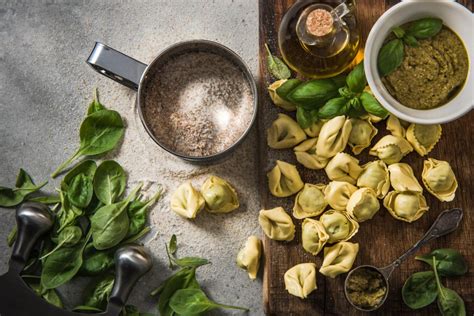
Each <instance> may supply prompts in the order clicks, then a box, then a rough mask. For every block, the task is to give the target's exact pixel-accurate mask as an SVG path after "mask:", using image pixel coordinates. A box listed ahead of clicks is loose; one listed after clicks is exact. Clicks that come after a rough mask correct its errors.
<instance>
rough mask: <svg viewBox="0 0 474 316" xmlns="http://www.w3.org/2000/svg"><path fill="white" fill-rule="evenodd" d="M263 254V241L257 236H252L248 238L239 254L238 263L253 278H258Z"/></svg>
mask: <svg viewBox="0 0 474 316" xmlns="http://www.w3.org/2000/svg"><path fill="white" fill-rule="evenodd" d="M261 255H262V241H261V240H260V239H258V238H257V237H255V236H250V237H249V238H248V239H247V241H246V242H245V245H244V247H243V248H242V249H241V250H240V251H239V253H238V255H237V265H238V266H239V267H241V268H242V269H244V270H246V271H247V273H248V274H249V278H250V279H252V280H255V279H256V278H257V273H258V268H259V267H260V257H261Z"/></svg>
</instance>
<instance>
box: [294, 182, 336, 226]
mask: <svg viewBox="0 0 474 316" xmlns="http://www.w3.org/2000/svg"><path fill="white" fill-rule="evenodd" d="M325 188H326V186H325V185H324V184H310V183H306V184H305V185H304V187H303V190H301V191H300V192H298V194H297V195H296V198H295V206H294V207H293V216H294V217H295V218H298V219H302V218H306V217H314V216H318V215H319V214H321V213H322V212H323V211H324V209H325V208H326V206H327V205H328V203H327V202H326V199H325V198H324V189H325Z"/></svg>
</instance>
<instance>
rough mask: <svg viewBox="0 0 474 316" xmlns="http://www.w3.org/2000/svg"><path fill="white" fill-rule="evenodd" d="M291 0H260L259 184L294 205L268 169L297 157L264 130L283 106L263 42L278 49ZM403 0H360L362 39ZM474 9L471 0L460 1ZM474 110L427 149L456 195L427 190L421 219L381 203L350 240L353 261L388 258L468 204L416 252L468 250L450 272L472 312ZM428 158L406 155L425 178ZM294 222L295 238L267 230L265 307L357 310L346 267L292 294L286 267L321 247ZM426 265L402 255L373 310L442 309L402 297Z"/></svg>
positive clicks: (308, 174) (316, 174)
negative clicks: (466, 268)
mask: <svg viewBox="0 0 474 316" xmlns="http://www.w3.org/2000/svg"><path fill="white" fill-rule="evenodd" d="M293 2H294V1H292V0H273V1H270V0H260V100H261V101H260V109H259V122H258V128H259V137H260V142H259V143H260V149H259V150H260V171H261V175H260V179H261V180H260V188H261V196H262V205H263V207H264V208H273V207H276V206H283V207H284V208H285V209H286V210H287V211H288V212H291V210H292V207H293V202H294V197H290V198H285V199H280V198H275V197H273V196H271V194H270V193H269V191H268V185H267V177H266V173H267V172H268V171H269V170H270V169H271V168H272V167H273V166H274V163H275V160H276V159H281V160H285V161H288V162H291V163H294V164H296V159H295V157H294V154H293V152H292V150H273V149H270V148H269V147H268V146H267V144H266V130H267V128H268V127H269V126H270V124H271V122H272V121H273V120H274V119H275V118H276V117H277V113H278V112H280V110H279V109H277V108H276V107H275V106H274V105H272V103H271V100H270V98H269V96H268V93H267V91H266V87H267V85H268V84H269V83H270V82H271V81H272V78H271V77H270V75H269V74H268V71H267V69H266V63H265V49H264V44H265V43H268V44H269V46H270V49H271V50H272V51H273V52H278V50H277V47H278V45H277V32H278V27H279V23H280V21H281V18H282V17H283V15H284V13H285V12H286V10H287V9H288V8H289V7H290V6H291V5H292V4H293ZM396 2H398V1H388V0H387V1H383V0H359V1H357V17H358V22H359V24H360V26H361V32H362V38H363V42H365V39H366V37H367V34H368V32H369V30H370V28H371V26H372V25H373V24H374V23H375V21H376V20H377V18H378V17H379V16H380V15H381V14H382V13H383V12H384V11H385V10H386V9H388V8H389V7H390V6H391V5H394V4H395V3H396ZM460 2H461V3H462V4H463V5H465V6H467V7H468V8H469V9H470V10H471V11H472V6H473V4H472V1H460ZM376 127H377V128H378V130H379V133H378V135H377V136H376V138H375V139H374V140H373V143H372V144H375V142H376V141H377V140H378V139H380V138H381V137H382V136H383V135H385V134H386V133H387V131H386V129H385V122H382V123H378V124H376ZM473 130H474V112H472V111H471V113H469V114H468V115H466V116H464V117H463V118H462V119H459V120H456V121H454V122H451V123H449V124H445V125H443V136H442V139H441V141H440V142H439V143H438V145H437V146H436V147H435V149H434V150H433V151H432V152H431V153H430V154H429V157H432V158H436V159H441V160H447V161H449V162H450V164H451V166H452V167H453V169H454V172H455V174H456V175H457V179H458V182H459V189H458V191H457V192H456V198H455V200H454V201H452V202H450V203H441V202H439V201H438V200H437V199H435V198H434V197H433V196H431V195H430V194H429V193H428V192H426V190H425V192H424V194H425V196H426V198H427V201H428V204H429V206H430V210H429V212H427V213H426V214H425V215H424V216H423V217H422V218H421V219H419V220H418V221H416V222H414V223H411V224H409V223H405V222H401V221H397V220H395V219H394V218H393V217H392V216H391V215H390V214H389V213H388V212H387V211H386V210H385V209H384V208H383V207H382V208H381V210H380V211H379V213H378V214H377V215H376V216H375V217H374V219H372V220H370V221H368V222H365V223H362V224H361V227H360V230H359V232H358V234H356V236H355V237H354V238H353V239H352V240H351V241H352V242H358V243H359V244H360V251H359V254H358V256H357V259H356V262H355V263H354V267H355V266H358V265H361V264H372V265H375V266H385V265H387V264H389V263H391V262H392V261H393V260H394V259H396V258H397V257H398V256H399V255H401V254H402V253H403V252H404V251H405V250H406V249H408V248H409V247H410V246H411V245H412V244H414V243H415V242H416V241H417V240H418V239H419V238H420V237H421V236H422V235H423V234H424V232H425V231H426V230H427V229H428V228H429V226H430V225H431V224H432V223H433V221H434V220H435V218H436V217H437V216H438V214H439V213H440V211H442V210H444V209H447V208H452V207H461V208H463V209H464V219H463V222H462V225H461V227H460V228H459V229H458V230H457V231H456V232H454V233H452V234H450V235H448V236H445V237H441V238H439V239H437V240H435V241H432V242H430V243H429V244H428V245H427V246H425V247H423V248H422V249H421V250H420V252H419V253H427V252H429V251H431V250H433V249H436V248H442V247H451V248H455V249H458V250H460V251H461V252H462V254H463V255H464V256H465V257H466V258H467V260H468V263H469V265H470V268H471V269H470V272H469V273H468V274H467V275H465V276H463V277H457V278H449V279H447V278H446V279H445V280H444V283H445V285H446V286H448V287H450V288H452V289H454V290H456V291H457V292H458V293H459V294H460V295H461V296H462V297H463V299H464V301H465V303H466V308H467V312H468V315H473V313H474V272H473V271H474V250H473V249H474V232H473V230H474V206H473V195H474V164H473V157H474V149H473V147H474V137H473ZM367 151H368V150H365V151H364V152H363V153H362V154H361V155H359V156H357V158H358V159H360V160H361V164H362V163H365V162H367V161H369V160H374V158H375V157H369V156H368V155H367ZM423 160H424V159H423V158H422V157H420V156H419V155H418V154H417V153H416V152H412V153H410V154H409V155H408V156H407V157H405V159H404V160H403V162H407V163H409V164H410V165H411V166H412V167H413V169H414V171H415V174H416V175H417V177H418V179H419V180H421V178H420V175H421V170H422V166H423ZM298 170H299V172H300V174H301V176H302V179H303V181H304V182H309V183H320V182H322V183H328V182H329V180H328V179H327V177H326V175H325V172H324V171H323V170H318V171H314V170H309V169H306V168H304V167H303V166H301V165H298ZM295 224H296V227H297V233H296V238H295V239H294V240H293V241H292V242H289V243H283V242H277V241H273V240H270V239H268V238H266V239H265V240H264V247H265V272H264V293H263V296H264V304H265V308H266V312H267V315H278V316H280V315H285V316H287V315H288V316H290V315H307V316H310V315H311V316H312V315H359V314H361V315H362V313H359V312H356V311H355V309H353V308H352V307H351V306H350V305H349V303H348V302H347V301H346V299H345V297H344V293H343V282H344V278H345V274H344V275H340V276H339V277H337V278H336V279H329V278H326V277H324V276H323V275H321V274H320V273H319V272H318V273H317V285H318V289H317V290H316V291H314V292H313V293H312V294H311V295H310V296H309V298H308V299H306V300H301V299H299V298H297V297H295V296H292V295H289V294H288V293H287V292H286V290H285V285H284V282H283V274H284V273H285V272H286V271H287V270H288V269H289V268H291V267H292V266H294V265H296V264H299V263H303V262H315V263H316V265H317V267H318V269H319V267H320V266H321V262H322V254H321V253H320V254H319V255H318V256H317V257H315V256H312V255H310V254H308V253H306V252H305V251H304V250H303V248H302V247H301V236H300V235H301V221H300V220H295ZM427 269H428V268H427V266H425V265H424V264H422V263H421V262H417V261H416V260H414V258H410V259H408V260H407V261H405V262H404V263H403V264H402V265H401V266H400V267H399V268H398V269H397V270H395V272H394V273H393V275H392V277H391V280H390V294H389V297H388V299H387V302H386V303H385V304H384V306H383V307H382V308H381V309H379V310H378V311H377V312H375V313H372V314H373V315H400V314H412V315H415V314H416V315H430V314H435V315H436V314H439V312H438V309H437V307H436V305H435V304H432V305H430V306H429V307H427V308H424V309H421V310H418V311H416V312H415V311H412V310H410V309H409V308H408V307H406V306H405V305H404V303H403V301H402V298H401V287H402V285H403V283H404V281H405V280H406V279H407V278H408V276H409V275H410V274H412V273H413V272H417V271H423V270H427Z"/></svg>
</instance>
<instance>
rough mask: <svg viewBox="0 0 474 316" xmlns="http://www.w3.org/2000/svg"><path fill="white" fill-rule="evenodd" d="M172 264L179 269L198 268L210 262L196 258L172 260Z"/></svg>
mask: <svg viewBox="0 0 474 316" xmlns="http://www.w3.org/2000/svg"><path fill="white" fill-rule="evenodd" d="M173 262H174V263H175V264H176V265H178V266H180V267H181V268H198V267H200V266H204V265H207V264H210V263H211V262H210V261H209V260H207V259H203V258H197V257H184V258H180V259H173Z"/></svg>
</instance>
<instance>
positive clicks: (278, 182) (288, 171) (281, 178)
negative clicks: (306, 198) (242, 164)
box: [267, 160, 304, 197]
mask: <svg viewBox="0 0 474 316" xmlns="http://www.w3.org/2000/svg"><path fill="white" fill-rule="evenodd" d="M267 177H268V188H269V189H270V192H271V194H273V195H274V196H276V197H288V196H290V195H293V194H295V193H297V192H298V191H299V190H301V189H302V188H303V185H304V183H303V181H302V180H301V177H300V174H299V173H298V170H297V169H296V167H295V166H294V165H292V164H289V163H287V162H284V161H281V160H277V161H276V165H275V167H274V168H273V169H272V170H271V171H270V172H269V173H267Z"/></svg>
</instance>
